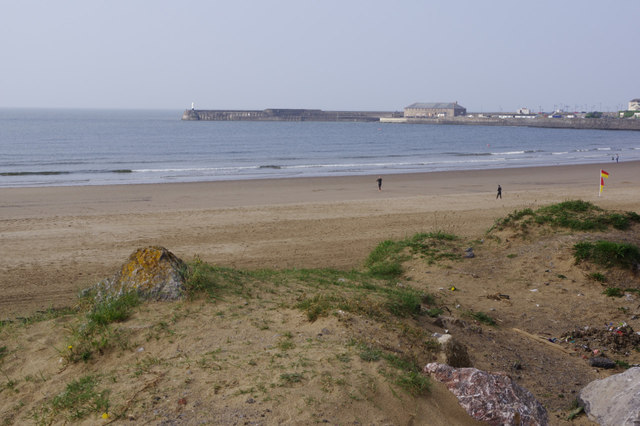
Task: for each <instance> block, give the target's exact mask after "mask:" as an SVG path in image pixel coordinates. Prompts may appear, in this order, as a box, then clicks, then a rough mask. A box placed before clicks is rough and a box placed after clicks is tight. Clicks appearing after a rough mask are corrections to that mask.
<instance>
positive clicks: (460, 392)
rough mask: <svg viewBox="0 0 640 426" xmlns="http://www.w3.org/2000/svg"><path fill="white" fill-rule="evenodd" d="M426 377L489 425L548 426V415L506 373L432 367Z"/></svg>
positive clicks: (427, 367)
mask: <svg viewBox="0 0 640 426" xmlns="http://www.w3.org/2000/svg"><path fill="white" fill-rule="evenodd" d="M424 372H425V373H429V374H431V376H432V377H433V378H434V379H435V380H437V381H439V382H442V383H444V384H445V385H446V386H447V388H448V389H449V390H450V391H451V392H452V393H453V394H454V395H455V396H456V397H457V398H458V402H459V403H460V405H461V406H462V407H463V408H464V409H465V410H466V411H467V413H469V415H470V416H471V417H473V418H474V419H476V420H479V421H482V422H487V423H488V424H490V425H546V424H548V422H549V420H548V417H547V411H546V410H545V409H544V407H543V406H542V404H540V403H539V402H538V401H537V400H536V399H535V398H534V396H533V395H532V394H531V393H530V392H529V391H528V390H526V389H525V388H523V387H521V386H520V385H518V384H517V383H515V382H514V381H513V380H512V379H511V378H510V377H509V376H507V375H506V374H503V373H498V374H491V373H487V372H485V371H481V370H478V369H476V368H453V367H451V366H449V365H445V364H438V363H435V362H434V363H430V364H427V366H426V367H425V368H424Z"/></svg>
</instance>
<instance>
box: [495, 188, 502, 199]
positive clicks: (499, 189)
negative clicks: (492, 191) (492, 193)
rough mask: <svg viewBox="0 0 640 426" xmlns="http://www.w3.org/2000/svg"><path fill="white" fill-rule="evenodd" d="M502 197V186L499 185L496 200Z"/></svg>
mask: <svg viewBox="0 0 640 426" xmlns="http://www.w3.org/2000/svg"><path fill="white" fill-rule="evenodd" d="M498 198H500V199H502V187H501V186H500V185H498V193H497V194H496V200H497V199H498Z"/></svg>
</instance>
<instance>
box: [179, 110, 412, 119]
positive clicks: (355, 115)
mask: <svg viewBox="0 0 640 426" xmlns="http://www.w3.org/2000/svg"><path fill="white" fill-rule="evenodd" d="M394 116H396V117H397V116H400V117H401V116H402V113H401V112H388V111H323V110H320V109H275V108H269V109H264V110H197V109H190V110H189V109H188V110H186V111H185V112H184V114H182V119H183V120H187V121H199V120H201V121H363V122H369V121H380V118H391V117H394Z"/></svg>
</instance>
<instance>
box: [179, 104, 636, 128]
mask: <svg viewBox="0 0 640 426" xmlns="http://www.w3.org/2000/svg"><path fill="white" fill-rule="evenodd" d="M182 120H185V121H333V122H349V121H351V122H382V123H404V124H443V125H446V124H450V125H451V124H458V125H470V126H519V127H544V128H551V129H592V130H640V119H637V118H613V117H605V118H580V117H575V118H547V117H535V118H523V117H508V118H499V117H478V116H474V117H470V116H462V117H450V118H408V117H404V116H403V113H402V112H400V111H395V112H392V111H323V110H320V109H275V108H269V109H264V110H198V109H187V110H185V111H184V113H183V114H182Z"/></svg>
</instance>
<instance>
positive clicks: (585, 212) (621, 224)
mask: <svg viewBox="0 0 640 426" xmlns="http://www.w3.org/2000/svg"><path fill="white" fill-rule="evenodd" d="M633 223H640V215H638V214H637V213H635V212H608V211H605V210H603V209H601V208H600V207H598V206H596V205H595V204H592V203H590V202H587V201H582V200H569V201H564V202H561V203H557V204H551V205H549V206H545V207H541V208H539V209H537V210H533V209H530V208H527V209H523V210H516V211H514V212H513V213H510V214H509V215H507V216H506V217H504V218H502V219H498V220H497V221H496V223H495V224H494V226H493V227H492V228H491V230H493V229H497V230H503V229H505V228H508V227H510V228H516V229H520V230H524V229H526V228H527V227H528V226H530V225H533V224H537V225H549V226H552V227H555V228H566V229H571V230H573V231H604V230H606V229H608V228H609V227H613V228H615V229H620V230H625V229H628V228H629V227H630V226H631V225H632V224H633ZM491 230H490V231H491Z"/></svg>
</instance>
